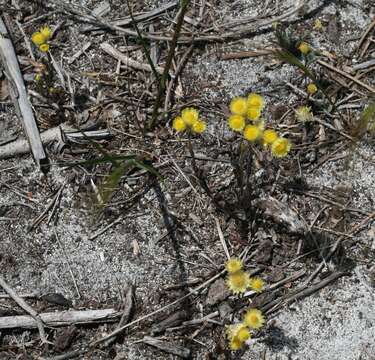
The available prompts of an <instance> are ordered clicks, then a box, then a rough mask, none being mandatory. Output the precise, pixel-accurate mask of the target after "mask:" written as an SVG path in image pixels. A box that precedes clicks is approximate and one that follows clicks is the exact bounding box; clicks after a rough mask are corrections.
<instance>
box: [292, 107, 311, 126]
mask: <svg viewBox="0 0 375 360" xmlns="http://www.w3.org/2000/svg"><path fill="white" fill-rule="evenodd" d="M295 113H296V117H297V120H299V121H301V122H306V121H309V120H311V119H312V117H313V114H312V112H311V108H310V107H309V106H300V107H299V108H298V109H297V110H296V111H295Z"/></svg>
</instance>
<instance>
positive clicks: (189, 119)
mask: <svg viewBox="0 0 375 360" xmlns="http://www.w3.org/2000/svg"><path fill="white" fill-rule="evenodd" d="M181 117H182V120H184V122H185V124H186V125H188V126H193V124H194V123H195V122H196V121H198V120H199V113H198V110H196V109H194V108H185V109H184V110H182V112H181Z"/></svg>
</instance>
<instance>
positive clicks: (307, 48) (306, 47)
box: [298, 41, 311, 55]
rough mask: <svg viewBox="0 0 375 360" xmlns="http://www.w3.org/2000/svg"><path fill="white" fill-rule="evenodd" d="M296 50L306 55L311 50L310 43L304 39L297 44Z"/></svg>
mask: <svg viewBox="0 0 375 360" xmlns="http://www.w3.org/2000/svg"><path fill="white" fill-rule="evenodd" d="M298 50H299V51H300V52H301V53H302V54H303V55H307V54H308V53H309V52H310V51H311V48H310V45H309V44H308V43H306V42H304V41H302V42H301V43H300V44H299V46H298Z"/></svg>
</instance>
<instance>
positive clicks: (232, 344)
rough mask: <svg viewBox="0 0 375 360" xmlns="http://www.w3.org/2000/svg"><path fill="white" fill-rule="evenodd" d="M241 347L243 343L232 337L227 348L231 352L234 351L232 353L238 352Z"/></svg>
mask: <svg viewBox="0 0 375 360" xmlns="http://www.w3.org/2000/svg"><path fill="white" fill-rule="evenodd" d="M242 346H243V342H242V341H241V340H240V339H239V338H236V337H234V338H232V339H230V341H229V348H230V349H231V350H234V351H236V350H240V349H241V348H242Z"/></svg>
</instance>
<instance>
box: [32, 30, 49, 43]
mask: <svg viewBox="0 0 375 360" xmlns="http://www.w3.org/2000/svg"><path fill="white" fill-rule="evenodd" d="M46 40H47V39H46V37H45V36H44V35H43V34H42V33H41V32H40V31H37V32H35V33H34V34H32V35H31V41H32V42H33V43H34V44H35V45H42V44H44V43H45V42H46Z"/></svg>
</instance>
